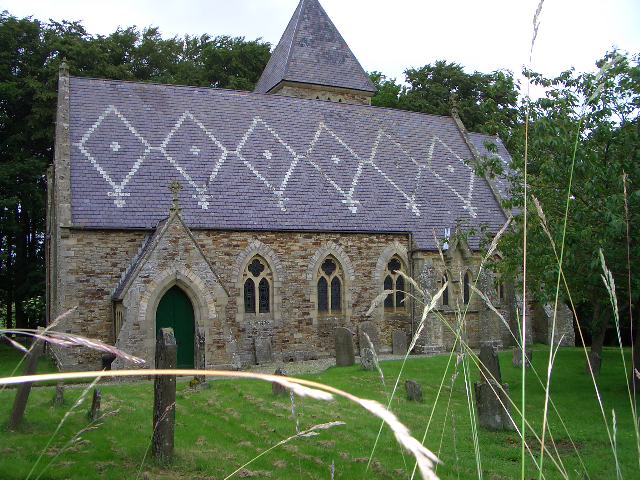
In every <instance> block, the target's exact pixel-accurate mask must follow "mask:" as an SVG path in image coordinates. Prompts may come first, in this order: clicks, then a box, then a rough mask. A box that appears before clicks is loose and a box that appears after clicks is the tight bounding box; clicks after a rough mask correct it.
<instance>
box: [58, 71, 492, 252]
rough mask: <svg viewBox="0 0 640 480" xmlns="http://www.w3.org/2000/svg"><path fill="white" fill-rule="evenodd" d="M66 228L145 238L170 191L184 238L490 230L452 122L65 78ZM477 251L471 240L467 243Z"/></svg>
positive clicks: (427, 236)
mask: <svg viewBox="0 0 640 480" xmlns="http://www.w3.org/2000/svg"><path fill="white" fill-rule="evenodd" d="M70 118H71V123H70V136H71V142H72V148H71V193H72V221H73V224H74V225H75V226H79V227H86V228H99V229H152V228H155V227H156V225H157V224H158V222H159V221H160V220H162V219H163V218H166V217H167V214H168V212H169V208H170V206H171V200H172V194H171V192H170V190H169V185H170V183H171V182H174V181H178V182H180V183H181V185H182V186H183V189H182V191H181V192H180V204H181V207H182V209H183V217H184V219H185V222H186V224H187V225H188V226H189V227H190V228H192V229H228V230H256V231H273V230H292V231H336V232H407V233H412V234H413V238H414V239H415V242H416V244H417V247H418V248H421V249H434V248H435V241H434V235H435V236H436V237H438V239H441V238H442V237H443V234H444V229H445V228H455V226H456V225H457V224H459V225H462V226H463V227H464V228H476V229H478V230H479V229H480V227H481V226H486V227H489V229H491V230H493V231H496V230H497V229H498V228H499V227H500V226H501V225H502V224H503V223H504V221H505V216H504V213H503V212H502V210H501V209H500V206H499V205H498V203H497V200H496V198H495V197H494V195H493V193H492V191H491V189H490V187H489V185H488V183H487V182H486V180H485V179H483V178H480V177H477V176H475V175H474V173H473V171H472V169H471V168H470V167H469V166H468V165H467V162H468V161H469V160H471V159H472V153H471V150H470V149H469V147H468V145H467V144H466V143H465V141H464V139H463V136H462V134H461V132H460V131H459V129H458V127H457V126H456V124H455V122H454V120H453V119H452V118H449V117H440V116H432V115H425V114H420V113H413V112H407V111H400V110H391V109H383V108H376V107H370V106H361V105H347V104H338V103H331V102H323V101H315V100H302V99H295V98H289V97H283V96H277V95H262V94H255V93H247V92H237V91H230V90H222V89H208V88H194V87H179V86H169V85H157V84H147V83H132V82H120V81H111V80H96V79H87V78H76V77H72V78H71V79H70ZM470 243H471V245H470V246H471V247H472V248H476V247H477V239H472V240H471V242H470Z"/></svg>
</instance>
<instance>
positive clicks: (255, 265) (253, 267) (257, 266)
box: [249, 258, 265, 278]
mask: <svg viewBox="0 0 640 480" xmlns="http://www.w3.org/2000/svg"><path fill="white" fill-rule="evenodd" d="M264 268H265V267H264V265H263V264H262V262H261V261H260V260H258V259H257V258H256V259H254V260H253V261H252V262H251V264H250V265H249V271H250V272H251V275H253V276H254V277H256V278H257V277H259V276H260V274H261V273H262V272H264Z"/></svg>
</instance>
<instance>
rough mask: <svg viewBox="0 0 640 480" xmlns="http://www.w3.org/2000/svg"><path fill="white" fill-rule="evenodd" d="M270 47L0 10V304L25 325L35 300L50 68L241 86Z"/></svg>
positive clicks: (52, 89) (52, 80) (248, 85)
mask: <svg viewBox="0 0 640 480" xmlns="http://www.w3.org/2000/svg"><path fill="white" fill-rule="evenodd" d="M269 51H270V45H269V44H268V43H265V42H262V41H260V40H255V41H247V40H245V39H244V38H232V37H228V36H219V37H211V36H209V35H202V36H200V37H190V36H185V37H184V38H180V37H174V38H169V39H164V38H162V35H161V33H160V31H159V30H158V28H148V29H145V30H142V31H141V30H138V29H136V28H134V27H131V28H126V29H118V30H117V31H115V32H114V33H112V34H111V35H108V36H99V35H97V36H96V35H91V34H89V33H88V32H87V31H86V30H85V29H84V27H83V26H82V25H81V24H80V23H77V22H53V21H51V22H49V23H43V22H40V21H38V20H34V19H32V18H22V19H19V18H15V17H13V16H11V15H10V14H9V13H8V12H3V13H2V14H0V306H2V307H3V308H2V315H0V318H1V317H4V319H5V321H6V322H8V323H9V325H11V323H12V322H13V320H14V319H15V322H16V324H17V326H19V327H26V326H34V325H35V324H36V323H38V322H41V321H42V308H39V309H38V308H32V306H33V305H41V304H42V302H41V301H38V300H34V299H38V297H40V299H41V298H43V296H44V270H45V268H44V261H45V258H44V232H45V204H46V200H45V195H46V169H47V166H48V165H49V164H50V163H51V162H52V160H53V144H54V120H55V108H56V98H57V95H56V88H57V79H58V68H59V65H60V62H61V61H62V59H63V58H66V59H67V63H68V64H69V69H70V72H71V74H72V75H76V76H93V77H101V78H110V79H121V80H135V81H153V82H161V83H172V84H185V85H194V86H211V87H220V88H234V89H243V90H250V89H252V88H253V86H254V84H255V83H256V82H257V80H258V78H259V77H260V74H261V73H262V70H263V69H264V67H265V65H266V63H267V61H268V60H269V55H270V53H269Z"/></svg>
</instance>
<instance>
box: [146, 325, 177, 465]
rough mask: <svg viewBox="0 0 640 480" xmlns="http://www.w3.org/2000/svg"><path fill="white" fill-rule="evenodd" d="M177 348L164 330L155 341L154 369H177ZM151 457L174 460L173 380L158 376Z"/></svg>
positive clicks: (174, 398) (171, 335)
mask: <svg viewBox="0 0 640 480" xmlns="http://www.w3.org/2000/svg"><path fill="white" fill-rule="evenodd" d="M177 357H178V347H177V345H176V339H175V337H174V335H173V329H172V328H163V329H161V330H160V335H158V339H157V341H156V368H157V369H161V370H170V369H174V368H176V363H177ZM153 393H154V401H153V439H152V445H153V456H154V457H155V458H156V460H158V461H160V462H167V461H170V460H171V459H172V458H173V446H174V437H175V426H176V377H175V375H174V376H162V375H158V376H156V378H155V381H154V385H153Z"/></svg>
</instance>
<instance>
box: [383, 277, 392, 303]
mask: <svg viewBox="0 0 640 480" xmlns="http://www.w3.org/2000/svg"><path fill="white" fill-rule="evenodd" d="M384 289H385V290H393V278H391V275H387V277H386V278H385V279H384ZM384 308H393V293H390V294H389V295H387V298H385V299H384Z"/></svg>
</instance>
